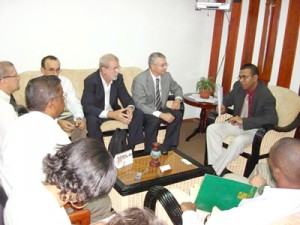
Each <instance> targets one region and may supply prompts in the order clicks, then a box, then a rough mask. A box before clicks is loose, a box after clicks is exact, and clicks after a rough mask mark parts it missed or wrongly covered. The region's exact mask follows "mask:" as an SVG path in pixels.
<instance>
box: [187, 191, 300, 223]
mask: <svg viewBox="0 0 300 225" xmlns="http://www.w3.org/2000/svg"><path fill="white" fill-rule="evenodd" d="M192 212H193V213H192ZM296 212H300V190H299V189H284V188H271V187H265V189H264V192H263V194H262V195H261V196H259V197H255V198H252V199H244V200H242V201H241V203H240V204H239V206H238V207H235V208H232V209H230V210H225V211H221V212H218V213H215V214H212V215H211V217H210V218H209V219H208V220H207V222H206V225H220V224H222V225H240V224H243V225H253V224H260V225H267V224H270V223H272V222H275V221H277V220H279V219H281V218H284V217H286V216H288V215H291V214H293V213H296ZM185 213H186V215H183V217H182V218H183V225H194V224H203V223H201V222H200V221H197V222H195V221H196V220H195V219H196V218H197V217H196V216H195V215H191V214H196V212H194V211H186V212H184V214H185ZM190 219H191V220H190Z"/></svg>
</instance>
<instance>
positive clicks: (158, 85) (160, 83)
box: [132, 52, 183, 151]
mask: <svg viewBox="0 0 300 225" xmlns="http://www.w3.org/2000/svg"><path fill="white" fill-rule="evenodd" d="M148 64H149V68H148V69H147V70H145V71H144V72H142V73H140V74H139V75H137V76H136V77H135V79H134V80H133V83H132V98H133V100H134V102H135V104H136V107H137V108H139V109H141V110H142V111H143V112H144V131H145V150H146V151H150V150H151V147H152V143H153V142H155V141H156V140H157V134H158V130H159V127H160V123H165V124H166V126H167V128H166V136H165V139H164V143H163V145H164V147H165V149H167V150H170V149H174V148H176V147H177V145H178V141H179V133H180V127H181V122H182V117H183V112H182V111H180V103H181V101H182V95H183V94H182V88H181V87H180V86H179V85H178V84H177V82H176V81H174V80H173V78H172V76H171V74H170V73H169V72H167V67H168V63H167V60H166V57H165V56H164V55H163V54H162V53H159V52H154V53H152V54H151V55H150V56H149V60H148ZM169 93H171V94H173V95H174V97H175V100H174V102H173V104H172V106H171V108H168V107H167V106H166V103H167V100H168V96H169Z"/></svg>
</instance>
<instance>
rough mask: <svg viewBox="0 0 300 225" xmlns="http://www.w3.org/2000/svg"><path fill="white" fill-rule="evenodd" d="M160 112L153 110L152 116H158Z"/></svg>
mask: <svg viewBox="0 0 300 225" xmlns="http://www.w3.org/2000/svg"><path fill="white" fill-rule="evenodd" d="M160 114H161V111H154V112H153V113H152V115H153V116H156V117H158V118H159V116H160Z"/></svg>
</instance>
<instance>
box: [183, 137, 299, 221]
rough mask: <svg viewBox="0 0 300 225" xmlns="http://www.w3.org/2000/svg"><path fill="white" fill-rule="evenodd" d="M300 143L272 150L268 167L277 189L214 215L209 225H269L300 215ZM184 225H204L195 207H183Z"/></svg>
mask: <svg viewBox="0 0 300 225" xmlns="http://www.w3.org/2000/svg"><path fill="white" fill-rule="evenodd" d="M299 162H300V140H299V139H295V138H283V139H281V140H279V141H278V142H276V143H275V144H274V145H273V147H272V148H271V150H270V155H269V160H268V165H269V168H270V172H271V175H272V177H273V179H274V181H275V184H276V188H271V187H265V189H264V192H263V194H262V195H261V196H259V197H256V198H252V199H244V200H242V201H241V203H240V204H239V206H238V207H235V208H232V209H230V210H225V211H221V212H218V213H216V214H211V216H210V217H209V219H208V220H207V222H206V225H217V224H222V225H227V224H228V225H235V224H236V225H240V224H243V225H245V224H249V225H250V224H251V225H252V224H260V225H267V224H270V223H272V222H275V221H277V220H279V219H282V218H284V217H287V216H289V215H292V214H294V213H300V163H299ZM181 207H182V210H183V212H184V213H183V215H182V218H183V225H187V224H203V223H201V222H200V221H198V222H197V219H198V218H197V215H196V212H195V211H194V208H193V207H194V206H193V205H192V204H191V203H183V204H182V205H181Z"/></svg>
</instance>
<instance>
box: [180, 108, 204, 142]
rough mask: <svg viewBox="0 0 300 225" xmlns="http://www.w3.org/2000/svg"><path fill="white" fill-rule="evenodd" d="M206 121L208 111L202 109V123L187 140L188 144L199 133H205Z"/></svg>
mask: <svg viewBox="0 0 300 225" xmlns="http://www.w3.org/2000/svg"><path fill="white" fill-rule="evenodd" d="M205 120H206V109H201V113H200V122H199V125H198V127H197V128H196V129H195V130H194V131H193V133H191V134H190V135H189V136H188V137H187V138H186V139H185V141H186V142H189V141H190V139H191V138H192V137H194V136H195V135H196V134H198V133H200V132H201V133H205V124H206V123H205Z"/></svg>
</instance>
